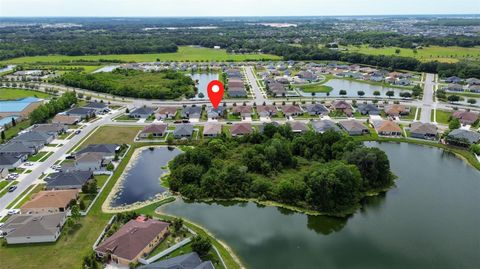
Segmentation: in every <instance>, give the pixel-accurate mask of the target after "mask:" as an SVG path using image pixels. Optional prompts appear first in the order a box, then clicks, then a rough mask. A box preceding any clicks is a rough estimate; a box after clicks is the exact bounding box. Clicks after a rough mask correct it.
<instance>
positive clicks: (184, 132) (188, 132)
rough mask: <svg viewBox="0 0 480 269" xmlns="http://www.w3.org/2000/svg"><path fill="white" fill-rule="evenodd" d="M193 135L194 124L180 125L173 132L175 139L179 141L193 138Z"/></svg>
mask: <svg viewBox="0 0 480 269" xmlns="http://www.w3.org/2000/svg"><path fill="white" fill-rule="evenodd" d="M192 135H193V125H192V124H185V123H183V124H178V125H176V126H175V130H173V137H175V138H177V139H179V138H183V137H191V136H192Z"/></svg>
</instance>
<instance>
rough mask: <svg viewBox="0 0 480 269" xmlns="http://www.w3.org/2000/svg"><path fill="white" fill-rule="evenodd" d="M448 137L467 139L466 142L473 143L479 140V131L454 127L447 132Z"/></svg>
mask: <svg viewBox="0 0 480 269" xmlns="http://www.w3.org/2000/svg"><path fill="white" fill-rule="evenodd" d="M448 136H449V137H451V138H454V139H462V140H466V141H468V143H470V144H473V143H477V142H478V141H480V133H477V132H473V131H468V130H463V129H455V130H453V131H451V132H450V133H449V134H448Z"/></svg>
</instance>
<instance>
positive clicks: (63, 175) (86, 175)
mask: <svg viewBox="0 0 480 269" xmlns="http://www.w3.org/2000/svg"><path fill="white" fill-rule="evenodd" d="M92 176H93V173H92V172H91V171H75V172H58V173H53V174H50V175H49V176H48V177H47V178H45V181H46V182H47V187H48V188H50V189H52V188H61V187H65V186H80V187H81V186H83V185H84V184H85V183H86V182H87V181H88V180H89V179H90V178H92Z"/></svg>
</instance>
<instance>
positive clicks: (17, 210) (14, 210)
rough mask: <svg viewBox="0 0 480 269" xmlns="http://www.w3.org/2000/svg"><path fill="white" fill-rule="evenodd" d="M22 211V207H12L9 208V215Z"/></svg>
mask: <svg viewBox="0 0 480 269" xmlns="http://www.w3.org/2000/svg"><path fill="white" fill-rule="evenodd" d="M18 213H20V209H10V210H8V215H16V214H18Z"/></svg>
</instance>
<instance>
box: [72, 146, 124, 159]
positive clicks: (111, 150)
mask: <svg viewBox="0 0 480 269" xmlns="http://www.w3.org/2000/svg"><path fill="white" fill-rule="evenodd" d="M118 150H120V145H118V144H90V145H88V146H86V147H84V148H82V149H81V150H79V151H77V152H75V154H74V155H75V156H79V155H81V154H83V153H86V152H95V153H99V154H101V155H102V157H103V158H106V159H113V158H114V157H115V154H116V153H117V152H118Z"/></svg>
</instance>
